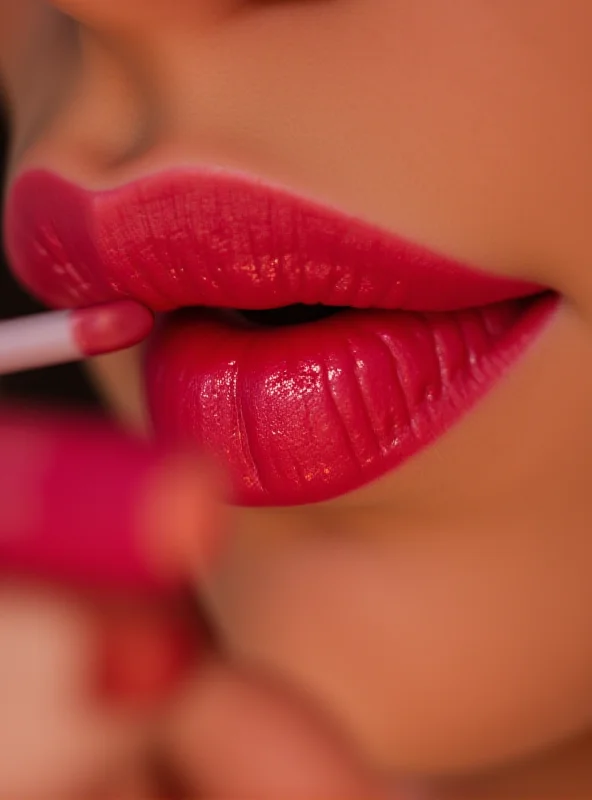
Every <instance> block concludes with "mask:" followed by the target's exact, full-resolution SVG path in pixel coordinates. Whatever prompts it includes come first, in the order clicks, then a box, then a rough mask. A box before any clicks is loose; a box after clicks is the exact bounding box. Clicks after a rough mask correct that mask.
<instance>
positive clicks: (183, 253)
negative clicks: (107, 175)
mask: <svg viewBox="0 0 592 800" xmlns="http://www.w3.org/2000/svg"><path fill="white" fill-rule="evenodd" d="M5 235H6V244H7V249H8V252H9V256H10V258H11V261H12V266H13V269H14V270H15V272H16V273H17V274H18V276H19V277H20V278H21V280H22V281H23V282H24V283H25V284H26V285H27V286H28V287H29V288H30V289H31V290H32V291H33V292H34V293H35V294H37V295H38V296H39V297H40V298H41V299H43V300H44V301H45V302H47V303H48V304H50V305H54V306H80V305H88V304H92V303H97V302H103V301H107V300H111V299H115V298H118V297H121V296H125V297H132V298H134V299H136V300H138V301H140V302H142V303H144V304H145V305H147V306H149V307H150V308H152V309H154V310H156V311H164V310H170V309H174V308H178V307H183V306H213V307H226V308H241V309H264V308H274V307H281V306H286V305H292V304H295V303H308V304H325V305H331V306H350V307H355V308H383V309H384V308H389V309H402V310H418V311H447V310H456V309H462V308H469V307H474V306H482V305H486V304H489V303H494V302H497V301H501V300H506V299H509V298H514V297H520V296H527V295H530V294H533V293H535V292H536V291H538V290H539V289H540V287H537V286H535V285H533V284H532V283H529V282H526V281H521V280H515V279H508V278H502V277H497V276H492V275H489V274H487V273H485V272H483V271H480V270H476V269H473V268H469V267H468V266H466V265H462V264H460V263H458V262H456V261H454V260H453V259H451V258H447V257H444V256H441V255H437V254H434V253H432V252H430V251H429V250H428V249H426V248H424V247H422V246H419V245H416V244H412V243H410V242H408V241H405V240H403V239H401V238H398V237H397V236H395V235H393V234H391V233H389V232H385V231H383V230H381V229H379V228H377V227H374V226H372V225H370V224H367V223H365V222H363V221H360V220H358V219H355V218H353V217H351V216H348V215H347V214H343V213H341V212H337V211H334V210H332V209H330V208H326V207H324V206H322V205H318V204H316V203H313V202H310V201H308V200H305V199H302V198H300V197H297V196H295V195H293V194H291V193H288V192H286V191H284V190H280V189H276V188H273V187H270V186H268V185H265V184H263V183H261V182H260V181H258V180H255V179H250V178H246V177H243V176H236V175H231V174H227V173H222V172H219V171H208V170H191V171H180V170H176V171H171V172H165V173H159V174H154V175H152V176H149V177H146V178H143V179H141V180H139V181H136V182H134V183H130V184H126V185H123V186H121V187H119V188H116V189H109V190H104V191H98V192H97V191H94V192H93V191H89V190H87V189H83V188H81V187H79V186H77V185H75V184H73V183H70V182H68V181H66V180H64V179H62V178H61V177H59V176H57V175H55V174H53V173H50V172H46V171H41V170H37V171H29V172H27V173H25V174H23V175H22V176H21V177H20V178H19V179H18V180H17V181H16V183H15V185H14V186H13V188H12V191H11V193H10V195H9V201H8V206H7V213H6V221H5Z"/></svg>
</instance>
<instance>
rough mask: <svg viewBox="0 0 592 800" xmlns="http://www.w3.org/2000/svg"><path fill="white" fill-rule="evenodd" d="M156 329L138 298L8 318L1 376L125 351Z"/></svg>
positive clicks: (0, 348) (2, 326) (0, 346)
mask: <svg viewBox="0 0 592 800" xmlns="http://www.w3.org/2000/svg"><path fill="white" fill-rule="evenodd" d="M153 325H154V317H153V315H152V312H151V311H149V310H148V309H147V308H146V307H145V306H143V305H140V303H136V302H135V301H134V300H118V301H116V302H113V303H107V304H103V305H96V306H91V307H89V308H79V309H73V310H66V311H48V312H46V313H42V314H34V315H32V316H28V317H20V318H18V319H13V320H6V321H4V322H0V375H6V374H9V373H13V372H21V371H23V370H28V369H38V368H40V367H48V366H51V365H54V364H65V363H67V362H69V361H80V360H81V359H84V358H88V357H89V356H98V355H104V354H106V353H112V352H115V351H116V350H124V349H125V348H127V347H132V346H133V345H135V344H138V343H139V342H141V341H142V340H143V339H145V338H146V337H147V336H148V334H149V333H150V331H151V330H152V327H153Z"/></svg>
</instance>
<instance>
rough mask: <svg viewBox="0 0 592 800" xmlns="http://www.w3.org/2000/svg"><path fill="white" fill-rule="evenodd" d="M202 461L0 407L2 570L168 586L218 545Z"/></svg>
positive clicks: (121, 586) (106, 430)
mask: <svg viewBox="0 0 592 800" xmlns="http://www.w3.org/2000/svg"><path fill="white" fill-rule="evenodd" d="M205 483H206V481H205V478H204V473H203V470H202V469H201V467H200V465H199V462H197V461H195V460H194V459H193V458H192V457H189V456H188V455H186V454H185V455H178V454H177V455H171V454H170V453H168V454H167V453H165V452H163V451H162V450H158V449H156V448H154V447H151V446H149V445H148V444H146V443H143V442H140V441H136V440H133V439H131V438H126V437H124V436H123V435H122V434H121V432H118V431H116V430H113V429H111V428H110V427H109V426H107V425H104V424H102V423H100V422H96V421H92V420H86V419H77V420H75V421H70V420H66V419H64V418H48V417H47V416H42V415H38V414H36V413H34V412H29V413H23V412H21V411H11V410H2V412H0V575H5V576H10V578H11V579H16V578H18V577H21V576H22V577H25V578H26V579H28V580H30V579H44V580H49V581H52V582H57V583H61V584H64V583H65V584H67V585H68V586H74V587H76V588H78V587H81V588H85V589H87V588H91V589H92V588H96V589H102V590H109V591H111V590H115V591H117V590H124V591H134V592H142V593H143V592H148V593H155V592H156V593H162V592H168V591H171V590H174V589H175V588H176V587H179V586H180V585H182V583H183V579H184V577H186V578H189V576H190V574H191V572H192V569H193V567H194V566H197V565H198V564H202V565H203V562H204V559H207V558H208V554H210V553H211V552H212V549H213V548H212V544H213V542H214V540H215V539H216V536H217V533H218V531H217V530H215V524H214V522H213V517H214V512H215V508H216V499H215V498H214V492H213V491H212V488H211V487H210V486H207V487H206V486H205Z"/></svg>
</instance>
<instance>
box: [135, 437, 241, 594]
mask: <svg viewBox="0 0 592 800" xmlns="http://www.w3.org/2000/svg"><path fill="white" fill-rule="evenodd" d="M222 486H223V482H222V480H221V479H220V476H219V474H218V472H217V471H216V469H215V468H213V467H212V466H211V465H210V464H208V463H207V462H206V461H205V460H202V459H200V458H198V457H197V456H195V455H188V454H186V453H183V454H175V455H172V456H168V457H167V458H165V460H164V462H163V463H162V464H161V465H159V467H158V469H157V470H155V472H154V473H153V474H152V475H150V476H149V477H148V479H147V480H146V482H145V485H144V486H143V488H142V490H141V497H140V498H139V500H138V529H139V531H140V536H141V539H142V547H143V549H144V552H145V555H146V558H147V559H148V560H149V562H150V563H152V565H153V568H154V570H155V571H157V572H159V573H160V574H163V575H168V576H169V577H171V579H174V578H175V577H177V578H183V577H187V578H189V577H191V576H197V577H199V576H201V575H203V574H204V572H205V571H206V570H207V569H208V567H209V566H210V565H211V563H212V562H213V560H214V559H215V556H216V554H217V553H218V551H219V549H220V548H221V547H222V544H223V542H224V538H225V532H226V530H227V525H226V519H225V506H224V502H223V501H224V495H223V491H224V490H223V488H222Z"/></svg>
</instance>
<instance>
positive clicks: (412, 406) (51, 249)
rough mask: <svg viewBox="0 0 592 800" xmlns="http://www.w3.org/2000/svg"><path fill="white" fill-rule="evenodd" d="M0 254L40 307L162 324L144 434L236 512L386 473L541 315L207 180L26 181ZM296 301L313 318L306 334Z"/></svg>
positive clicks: (243, 190) (272, 193) (247, 185)
mask: <svg viewBox="0 0 592 800" xmlns="http://www.w3.org/2000/svg"><path fill="white" fill-rule="evenodd" d="M6 241H7V247H8V252H9V255H10V257H11V261H12V265H13V269H14V271H15V273H16V274H17V275H18V276H19V278H20V279H21V280H22V281H23V283H25V285H27V286H28V287H29V288H30V289H31V290H32V291H33V292H35V293H36V294H37V295H38V296H40V297H41V298H42V299H43V300H45V301H46V302H48V303H50V304H52V305H57V306H78V305H89V304H91V303H99V302H106V301H110V300H114V299H117V298H121V297H131V298H133V299H135V300H137V301H139V302H141V303H142V304H143V305H146V306H148V307H149V308H152V309H153V310H155V311H165V312H171V311H173V312H175V313H166V314H164V315H163V318H162V324H161V325H160V326H159V327H158V330H157V331H156V333H155V334H154V335H153V337H152V340H151V343H150V345H149V352H148V357H147V364H146V384H147V389H148V398H149V404H150V407H151V411H152V416H153V420H154V426H155V430H156V432H157V433H158V434H159V435H163V436H167V437H171V438H175V439H176V438H179V437H181V438H190V439H192V440H194V441H197V442H198V443H200V444H202V445H203V446H205V447H206V448H207V449H209V450H212V451H213V452H214V454H216V455H217V456H218V457H220V458H221V459H223V461H224V462H225V463H226V465H227V466H228V468H229V469H230V473H231V476H232V477H233V479H234V484H235V489H236V494H237V500H238V502H240V503H241V504H245V505H295V504H301V503H310V502H316V501H322V500H327V499H330V498H332V497H335V496H338V495H340V494H343V493H346V492H348V491H351V490H353V489H355V488H357V487H359V486H361V485H363V484H365V483H367V482H369V481H371V480H373V479H375V478H377V477H378V476H380V475H382V474H384V473H385V472H387V471H389V470H391V469H393V468H395V467H396V466H398V465H400V464H401V463H403V462H404V461H405V460H406V459H407V458H409V457H410V456H412V455H413V454H415V453H416V452H418V451H419V450H421V449H422V448H423V447H425V446H426V445H427V444H429V443H430V442H432V441H433V440H434V439H435V438H437V437H438V436H439V435H441V434H442V433H444V432H445V431H446V430H447V429H448V428H449V427H450V426H451V425H452V424H453V423H454V422H455V421H457V420H458V419H459V418H460V417H461V416H462V415H463V414H464V413H465V412H466V411H467V410H468V409H469V408H470V407H471V406H472V405H473V404H474V403H475V402H476V401H477V400H478V399H479V398H480V397H481V396H482V395H483V394H484V393H485V392H486V391H487V390H488V389H490V388H491V387H492V386H493V385H494V384H495V383H496V382H497V380H498V379H499V378H500V377H501V376H502V375H503V374H504V373H505V372H506V370H507V368H508V367H509V366H510V365H511V364H512V362H513V361H515V359H516V358H517V357H518V356H519V355H520V354H521V353H523V352H524V351H525V349H526V348H527V346H528V345H529V344H530V343H531V342H532V341H534V339H535V338H536V337H537V334H538V333H539V332H540V331H541V330H542V328H543V327H544V323H545V322H546V321H547V320H548V319H549V318H550V316H551V314H552V312H553V309H554V308H555V306H556V300H555V298H553V297H550V296H548V295H542V294H540V288H539V287H536V286H534V285H532V284H528V283H525V282H521V281H516V280H508V279H503V278H499V277H492V276H489V275H487V274H485V273H483V272H479V271H476V270H472V269H469V268H468V267H466V266H463V265H461V264H459V263H457V262H455V261H453V260H451V259H448V258H444V257H442V256H439V255H435V254H433V253H431V252H429V251H428V250H426V249H425V248H423V247H419V246H417V245H414V244H411V243H409V242H406V241H403V240H401V239H399V238H397V237H396V236H394V235H392V234H390V233H386V232H384V231H382V230H379V229H377V228H375V227H373V226H370V225H368V224H366V223H364V222H361V221H359V220H357V219H354V218H351V217H349V216H346V215H344V214H341V213H339V212H336V211H333V210H330V209H327V208H324V207H322V206H319V205H316V204H313V203H311V202H308V201H306V200H303V199H300V198H298V197H295V196H293V195H291V194H289V193H287V192H285V191H281V190H277V189H275V188H271V187H269V186H267V185H264V184H262V183H260V182H257V181H254V180H252V179H247V178H244V177H237V176H234V175H229V174H226V173H222V172H216V171H194V172H172V173H166V174H161V175H154V176H151V177H148V178H144V179H142V180H140V181H138V182H136V183H133V184H129V185H126V186H123V187H120V188H117V189H112V190H108V191H102V192H90V191H87V190H84V189H81V188H80V187H77V186H75V185H73V184H71V183H68V182H66V181H64V180H63V179H61V178H59V177H57V176H55V175H53V174H50V173H46V172H29V173H26V174H25V175H23V176H22V177H21V178H20V179H19V180H18V181H17V183H16V184H15V185H14V187H13V189H12V192H11V194H10V196H9V203H8V209H7V215H6ZM303 306H307V307H311V306H314V307H316V308H315V309H314V311H315V315H316V312H317V310H318V307H321V309H322V307H324V311H322V313H321V315H320V316H321V318H319V319H316V320H314V321H310V319H309V321H304V320H305V319H307V318H309V317H310V311H311V309H310V308H303ZM188 307H190V308H188ZM194 307H197V308H194ZM179 309H181V310H180V311H179ZM221 309H222V310H224V309H234V310H242V311H243V312H245V313H241V314H238V315H236V314H229V313H227V312H226V311H221ZM272 309H282V311H275V312H272V311H271V310H272ZM254 311H257V312H259V313H257V314H254V313H252V312H254ZM329 311H332V312H336V313H333V314H332V315H331V316H328V315H325V312H327V314H328V312H329ZM278 319H279V320H280V321H281V322H282V323H286V322H287V321H290V322H291V323H292V324H282V325H278V324H276V323H277V321H278ZM299 320H300V324H298V322H299Z"/></svg>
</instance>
